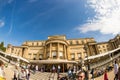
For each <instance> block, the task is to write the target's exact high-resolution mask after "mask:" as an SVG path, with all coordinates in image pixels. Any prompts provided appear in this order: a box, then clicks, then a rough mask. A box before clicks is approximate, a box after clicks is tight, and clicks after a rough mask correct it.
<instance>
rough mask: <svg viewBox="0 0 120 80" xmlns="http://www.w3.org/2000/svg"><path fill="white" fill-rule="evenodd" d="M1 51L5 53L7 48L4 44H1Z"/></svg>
mask: <svg viewBox="0 0 120 80" xmlns="http://www.w3.org/2000/svg"><path fill="white" fill-rule="evenodd" d="M0 50H2V51H4V52H5V50H6V48H5V47H4V42H1V43H0Z"/></svg>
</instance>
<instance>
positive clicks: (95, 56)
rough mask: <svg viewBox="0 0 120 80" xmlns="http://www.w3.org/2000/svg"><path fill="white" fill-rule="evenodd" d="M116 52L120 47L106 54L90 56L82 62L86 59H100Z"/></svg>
mask: <svg viewBox="0 0 120 80" xmlns="http://www.w3.org/2000/svg"><path fill="white" fill-rule="evenodd" d="M118 50H120V47H119V48H117V49H114V50H111V51H108V52H106V53H102V54H98V55H94V56H90V57H88V58H85V59H84V60H88V59H94V58H98V57H102V56H105V55H108V54H111V53H113V52H115V51H118Z"/></svg>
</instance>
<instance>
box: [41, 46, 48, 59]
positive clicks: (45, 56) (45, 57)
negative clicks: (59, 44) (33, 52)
mask: <svg viewBox="0 0 120 80" xmlns="http://www.w3.org/2000/svg"><path fill="white" fill-rule="evenodd" d="M39 57H40V56H39ZM43 57H44V59H47V53H46V45H45V47H44V54H43Z"/></svg>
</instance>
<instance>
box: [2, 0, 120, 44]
mask: <svg viewBox="0 0 120 80" xmlns="http://www.w3.org/2000/svg"><path fill="white" fill-rule="evenodd" d="M117 1H118V2H117ZM119 12H120V2H119V0H116V2H115V1H114V0H110V1H109V0H0V41H4V42H5V44H6V45H7V44H9V43H10V44H13V45H21V44H22V43H23V42H24V41H27V40H46V39H47V37H48V36H51V35H66V36H67V38H68V39H70V38H85V37H94V38H95V39H96V41H99V42H100V41H107V40H109V39H111V38H113V37H114V36H115V35H116V34H119V33H120V27H119V26H120V23H119V21H120V15H119ZM114 14H115V15H114Z"/></svg>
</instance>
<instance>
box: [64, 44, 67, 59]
mask: <svg viewBox="0 0 120 80" xmlns="http://www.w3.org/2000/svg"><path fill="white" fill-rule="evenodd" d="M63 46H64V47H63V48H64V49H63V50H64V58H65V59H66V58H67V57H66V56H67V54H66V49H67V48H66V45H63Z"/></svg>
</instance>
